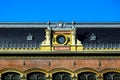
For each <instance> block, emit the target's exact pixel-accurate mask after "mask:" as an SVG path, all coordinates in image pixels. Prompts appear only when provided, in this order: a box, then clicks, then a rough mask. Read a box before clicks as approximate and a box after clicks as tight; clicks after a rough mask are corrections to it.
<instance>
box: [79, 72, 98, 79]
mask: <svg viewBox="0 0 120 80" xmlns="http://www.w3.org/2000/svg"><path fill="white" fill-rule="evenodd" d="M78 80H96V75H95V73H92V72H83V73H80V74H78Z"/></svg>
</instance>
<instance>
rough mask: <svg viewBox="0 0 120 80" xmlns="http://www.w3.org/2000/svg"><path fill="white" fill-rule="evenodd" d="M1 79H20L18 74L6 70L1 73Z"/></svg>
mask: <svg viewBox="0 0 120 80" xmlns="http://www.w3.org/2000/svg"><path fill="white" fill-rule="evenodd" d="M1 79H2V80H20V74H18V73H15V72H8V73H4V74H2V78H1Z"/></svg>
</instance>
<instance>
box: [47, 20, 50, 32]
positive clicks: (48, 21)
mask: <svg viewBox="0 0 120 80" xmlns="http://www.w3.org/2000/svg"><path fill="white" fill-rule="evenodd" d="M47 24H48V27H47V29H49V30H50V20H48V22H47Z"/></svg>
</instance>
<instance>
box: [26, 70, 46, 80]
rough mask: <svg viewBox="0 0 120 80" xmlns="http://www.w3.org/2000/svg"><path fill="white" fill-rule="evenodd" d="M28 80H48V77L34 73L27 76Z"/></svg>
mask: <svg viewBox="0 0 120 80" xmlns="http://www.w3.org/2000/svg"><path fill="white" fill-rule="evenodd" d="M27 80H46V77H45V74H44V73H40V72H32V73H29V74H28V75H27Z"/></svg>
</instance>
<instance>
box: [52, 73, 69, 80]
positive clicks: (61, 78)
mask: <svg viewBox="0 0 120 80" xmlns="http://www.w3.org/2000/svg"><path fill="white" fill-rule="evenodd" d="M52 80H71V76H70V74H69V73H66V72H59V73H56V74H54V75H53V79H52Z"/></svg>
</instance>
